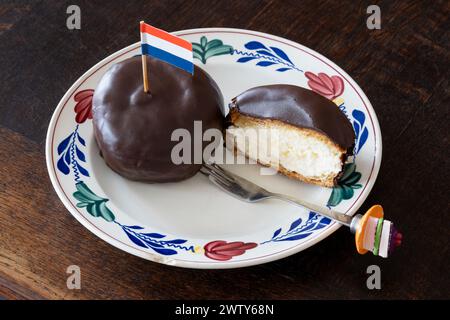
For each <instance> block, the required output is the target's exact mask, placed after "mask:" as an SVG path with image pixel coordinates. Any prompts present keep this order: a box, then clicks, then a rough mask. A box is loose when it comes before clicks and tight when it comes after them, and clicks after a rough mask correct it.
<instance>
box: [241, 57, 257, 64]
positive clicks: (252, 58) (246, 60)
mask: <svg viewBox="0 0 450 320" xmlns="http://www.w3.org/2000/svg"><path fill="white" fill-rule="evenodd" d="M254 59H256V57H242V58H239V59H238V60H237V62H240V63H244V62H248V61H251V60H254Z"/></svg>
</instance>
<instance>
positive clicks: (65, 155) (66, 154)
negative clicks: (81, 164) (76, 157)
mask: <svg viewBox="0 0 450 320" xmlns="http://www.w3.org/2000/svg"><path fill="white" fill-rule="evenodd" d="M64 161H65V162H66V164H67V165H69V164H70V152H69V149H67V151H66V153H65V154H64Z"/></svg>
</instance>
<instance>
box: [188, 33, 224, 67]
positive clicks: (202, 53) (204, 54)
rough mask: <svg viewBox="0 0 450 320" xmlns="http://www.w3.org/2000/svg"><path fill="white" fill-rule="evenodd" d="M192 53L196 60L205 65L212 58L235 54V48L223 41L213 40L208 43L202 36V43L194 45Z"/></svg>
mask: <svg viewBox="0 0 450 320" xmlns="http://www.w3.org/2000/svg"><path fill="white" fill-rule="evenodd" d="M192 51H193V56H194V59H198V60H200V61H201V62H202V63H203V64H206V61H207V60H208V59H209V58H211V57H214V56H220V55H224V54H231V53H232V52H233V47H232V46H229V45H224V44H223V42H222V40H219V39H212V40H211V41H208V39H207V38H206V37H205V36H202V37H201V38H200V43H196V42H193V43H192Z"/></svg>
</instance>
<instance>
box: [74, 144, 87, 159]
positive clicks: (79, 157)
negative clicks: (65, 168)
mask: <svg viewBox="0 0 450 320" xmlns="http://www.w3.org/2000/svg"><path fill="white" fill-rule="evenodd" d="M75 152H76V154H77V157H78V159H80V160H81V161H83V162H86V157H85V156H84V153H83V152H81V150H80V149H78V147H77V146H75Z"/></svg>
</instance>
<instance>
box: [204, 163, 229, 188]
mask: <svg viewBox="0 0 450 320" xmlns="http://www.w3.org/2000/svg"><path fill="white" fill-rule="evenodd" d="M200 172H201V173H203V174H204V175H206V176H209V177H210V178H214V179H215V180H218V181H220V182H222V183H223V184H226V185H228V186H231V184H232V183H233V181H231V180H229V179H227V178H225V177H224V176H222V175H220V174H218V173H217V171H215V170H212V169H211V168H210V167H207V166H204V167H202V168H201V169H200ZM211 180H212V179H211Z"/></svg>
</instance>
